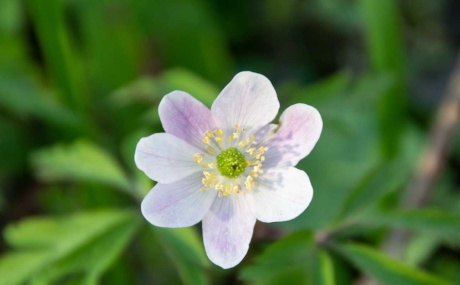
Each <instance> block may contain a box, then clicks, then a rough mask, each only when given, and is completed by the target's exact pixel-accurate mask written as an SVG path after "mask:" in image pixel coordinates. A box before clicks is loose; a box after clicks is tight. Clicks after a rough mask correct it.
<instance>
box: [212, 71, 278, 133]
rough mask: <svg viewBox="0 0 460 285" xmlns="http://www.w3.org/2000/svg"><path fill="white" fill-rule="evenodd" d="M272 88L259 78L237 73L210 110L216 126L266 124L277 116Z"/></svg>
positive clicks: (264, 79) (258, 75)
mask: <svg viewBox="0 0 460 285" xmlns="http://www.w3.org/2000/svg"><path fill="white" fill-rule="evenodd" d="M279 106H280V104H279V102H278V98H277V96H276V92H275V89H274V88H273V86H272V84H271V83H270V81H269V80H268V79H267V78H266V77H265V76H263V75H261V74H257V73H253V72H249V71H245V72H240V73H238V74H237V75H235V77H234V78H233V80H232V81H231V82H230V83H229V84H228V85H227V86H226V87H225V88H224V90H222V92H221V93H220V94H219V96H218V97H217V99H216V101H214V104H212V107H211V111H212V115H213V117H214V121H215V123H216V125H217V126H218V127H220V128H223V129H231V128H233V126H234V125H235V124H236V125H238V126H241V127H245V128H248V129H257V128H260V127H262V126H264V125H266V124H268V123H270V122H271V121H272V120H273V119H274V118H275V116H276V114H277V113H278V109H279Z"/></svg>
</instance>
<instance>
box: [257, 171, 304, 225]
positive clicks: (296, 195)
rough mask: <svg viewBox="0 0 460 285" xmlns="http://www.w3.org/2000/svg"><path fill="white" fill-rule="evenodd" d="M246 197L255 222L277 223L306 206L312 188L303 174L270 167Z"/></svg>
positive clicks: (286, 219)
mask: <svg viewBox="0 0 460 285" xmlns="http://www.w3.org/2000/svg"><path fill="white" fill-rule="evenodd" d="M248 196H250V197H251V198H252V199H253V205H254V211H255V215H256V218H257V219H258V220H259V221H261V222H265V223H271V222H281V221H288V220H292V219H294V218H295V217H297V216H298V215H300V214H301V213H302V212H303V211H304V210H305V209H306V208H307V207H308V205H309V204H310V201H311V199H312V197H313V188H312V186H311V183H310V179H309V178H308V176H307V174H306V173H305V172H303V171H301V170H299V169H297V168H294V167H289V168H282V169H270V170H269V171H267V172H266V173H264V174H263V175H262V176H261V177H260V180H259V184H258V185H257V186H256V187H254V190H253V192H251V194H250V195H248Z"/></svg>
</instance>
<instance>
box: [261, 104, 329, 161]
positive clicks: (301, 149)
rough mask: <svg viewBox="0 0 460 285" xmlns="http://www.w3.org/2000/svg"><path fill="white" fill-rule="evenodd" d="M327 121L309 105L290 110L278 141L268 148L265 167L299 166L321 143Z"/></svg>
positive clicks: (281, 123) (277, 135) (282, 125)
mask: <svg viewBox="0 0 460 285" xmlns="http://www.w3.org/2000/svg"><path fill="white" fill-rule="evenodd" d="M322 129H323V121H322V120H321V115H320V114H319V112H318V111H317V110H316V109H315V108H313V107H311V106H309V105H306V104H295V105H292V106H291V107H289V108H287V109H286V111H284V112H283V114H282V115H281V118H280V122H279V127H278V129H277V130H276V131H275V134H274V136H275V137H274V138H273V139H272V140H270V141H269V142H268V143H267V144H266V146H267V147H268V149H269V150H268V151H267V152H266V153H265V158H266V161H265V163H264V167H266V168H270V167H288V166H295V165H296V164H297V163H298V162H299V161H300V160H301V159H302V158H304V157H305V156H307V155H308V154H309V153H310V152H311V150H312V149H313V147H314V146H315V144H316V142H317V141H318V139H319V137H320V135H321V130H322Z"/></svg>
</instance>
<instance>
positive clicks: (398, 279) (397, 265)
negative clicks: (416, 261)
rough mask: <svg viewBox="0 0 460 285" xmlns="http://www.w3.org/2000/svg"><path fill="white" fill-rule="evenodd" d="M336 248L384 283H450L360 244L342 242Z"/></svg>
mask: <svg viewBox="0 0 460 285" xmlns="http://www.w3.org/2000/svg"><path fill="white" fill-rule="evenodd" d="M336 249H337V250H338V251H339V252H340V253H341V254H342V255H343V256H344V257H346V258H347V259H348V260H350V262H352V263H353V264H354V265H355V266H356V267H357V268H359V269H360V270H362V271H363V272H364V273H366V274H367V275H369V276H371V277H373V278H375V279H377V280H379V281H380V282H382V284H388V285H395V284H404V285H448V284H451V283H450V282H447V281H445V280H443V279H441V278H438V277H436V276H434V275H431V274H429V273H426V272H424V271H422V270H419V269H416V268H413V267H410V266H408V265H406V264H404V263H402V262H400V261H398V260H395V259H391V258H389V257H387V256H385V255H384V254H382V253H380V252H379V251H377V250H375V249H373V248H371V247H369V246H366V245H360V244H340V245H337V247H336Z"/></svg>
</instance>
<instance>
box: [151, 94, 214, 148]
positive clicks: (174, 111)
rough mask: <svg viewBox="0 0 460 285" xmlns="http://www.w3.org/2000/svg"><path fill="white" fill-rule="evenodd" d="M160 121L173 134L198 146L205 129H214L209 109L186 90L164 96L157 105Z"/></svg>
mask: <svg viewBox="0 0 460 285" xmlns="http://www.w3.org/2000/svg"><path fill="white" fill-rule="evenodd" d="M158 113H159V115H160V119H161V123H162V125H163V128H164V129H165V131H166V132H167V133H170V134H173V135H175V136H176V137H178V138H181V139H183V140H185V141H187V142H189V143H190V144H192V145H194V146H197V147H199V148H201V147H203V143H202V142H201V140H202V139H203V137H204V133H205V132H206V131H207V130H214V129H215V127H214V121H213V119H212V114H211V111H210V110H209V109H208V108H207V107H206V106H205V105H203V104H202V103H201V102H200V101H198V100H196V99H195V98H193V97H192V96H191V95H189V94H188V93H186V92H182V91H173V92H171V93H169V94H168V95H166V96H164V97H163V99H162V100H161V102H160V105H159V107H158Z"/></svg>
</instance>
